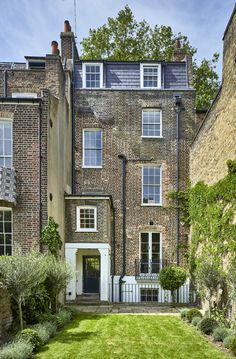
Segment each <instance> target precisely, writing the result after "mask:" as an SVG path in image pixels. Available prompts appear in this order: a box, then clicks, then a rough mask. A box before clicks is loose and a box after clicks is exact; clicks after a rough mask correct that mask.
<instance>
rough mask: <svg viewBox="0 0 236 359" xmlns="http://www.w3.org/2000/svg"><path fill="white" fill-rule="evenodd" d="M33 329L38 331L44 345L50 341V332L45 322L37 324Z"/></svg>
mask: <svg viewBox="0 0 236 359" xmlns="http://www.w3.org/2000/svg"><path fill="white" fill-rule="evenodd" d="M32 329H34V330H35V331H36V332H37V333H38V335H39V337H40V340H41V343H42V345H44V344H46V343H47V342H48V340H49V338H50V332H49V330H48V328H47V327H46V325H45V324H44V323H43V324H41V323H39V324H35V325H34V326H33V327H32Z"/></svg>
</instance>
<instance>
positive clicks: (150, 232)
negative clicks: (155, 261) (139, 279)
mask: <svg viewBox="0 0 236 359" xmlns="http://www.w3.org/2000/svg"><path fill="white" fill-rule="evenodd" d="M142 233H147V234H148V246H149V252H148V261H151V259H152V234H153V233H158V234H159V235H160V269H161V268H162V260H163V250H162V232H160V231H141V232H140V233H139V260H142V258H141V250H142V249H141V236H142ZM142 275H145V273H142ZM147 275H149V273H147Z"/></svg>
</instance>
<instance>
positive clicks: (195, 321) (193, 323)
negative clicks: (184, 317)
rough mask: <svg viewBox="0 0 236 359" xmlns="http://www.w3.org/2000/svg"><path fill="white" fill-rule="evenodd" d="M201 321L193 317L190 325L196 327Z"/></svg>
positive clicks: (199, 318)
mask: <svg viewBox="0 0 236 359" xmlns="http://www.w3.org/2000/svg"><path fill="white" fill-rule="evenodd" d="M201 320H202V318H201V317H193V319H192V325H194V326H195V327H196V326H197V325H198V323H199V322H200V321H201Z"/></svg>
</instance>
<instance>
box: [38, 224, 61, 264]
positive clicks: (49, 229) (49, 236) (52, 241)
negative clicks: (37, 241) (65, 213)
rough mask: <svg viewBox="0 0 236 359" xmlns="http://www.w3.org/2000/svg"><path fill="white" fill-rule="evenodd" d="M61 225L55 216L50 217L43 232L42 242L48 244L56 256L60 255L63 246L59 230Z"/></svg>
mask: <svg viewBox="0 0 236 359" xmlns="http://www.w3.org/2000/svg"><path fill="white" fill-rule="evenodd" d="M58 227H59V225H58V224H57V223H56V222H55V220H54V219H53V217H49V219H48V224H47V225H46V226H45V227H44V228H43V230H42V233H41V243H43V244H46V245H47V246H48V249H49V251H50V253H51V254H53V255H54V256H55V257H56V258H58V256H59V251H60V249H61V247H62V241H61V236H60V233H59V231H58Z"/></svg>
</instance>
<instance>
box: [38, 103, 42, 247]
mask: <svg viewBox="0 0 236 359" xmlns="http://www.w3.org/2000/svg"><path fill="white" fill-rule="evenodd" d="M41 114H42V107H41V101H40V102H39V124H38V143H39V238H41V233H42V189H41V186H42V175H41V173H42V168H41V167H42V152H41V146H42V134H41V131H42V124H41ZM39 251H40V252H41V253H42V252H43V246H42V243H41V240H39Z"/></svg>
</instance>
